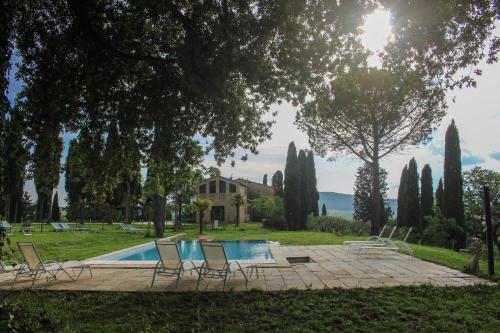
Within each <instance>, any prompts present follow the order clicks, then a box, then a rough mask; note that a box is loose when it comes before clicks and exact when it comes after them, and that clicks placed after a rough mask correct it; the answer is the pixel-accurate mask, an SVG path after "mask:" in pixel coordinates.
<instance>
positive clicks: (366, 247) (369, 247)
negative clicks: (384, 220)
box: [355, 227, 413, 257]
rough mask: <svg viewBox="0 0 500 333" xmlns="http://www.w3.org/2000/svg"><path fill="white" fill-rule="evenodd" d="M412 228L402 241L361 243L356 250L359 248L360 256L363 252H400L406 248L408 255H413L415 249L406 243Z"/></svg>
mask: <svg viewBox="0 0 500 333" xmlns="http://www.w3.org/2000/svg"><path fill="white" fill-rule="evenodd" d="M412 230H413V228H412V227H410V228H409V229H408V231H407V233H406V236H405V237H404V239H403V240H401V241H388V242H385V243H380V244H359V245H357V246H355V248H356V250H358V256H360V255H361V254H362V253H366V252H370V251H392V252H400V251H401V250H404V251H405V252H406V253H408V255H410V256H412V257H413V250H412V249H411V247H410V246H409V245H408V243H406V241H407V240H408V237H409V236H410V233H411V231H412Z"/></svg>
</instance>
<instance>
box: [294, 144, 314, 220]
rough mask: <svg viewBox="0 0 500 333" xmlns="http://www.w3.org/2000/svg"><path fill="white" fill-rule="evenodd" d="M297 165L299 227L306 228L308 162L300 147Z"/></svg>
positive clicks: (308, 204) (309, 206)
mask: <svg viewBox="0 0 500 333" xmlns="http://www.w3.org/2000/svg"><path fill="white" fill-rule="evenodd" d="M297 161H298V165H299V192H298V196H299V225H298V228H299V229H305V228H306V221H307V215H309V212H310V211H311V196H310V195H311V192H310V185H309V163H308V161H307V155H306V152H305V151H304V150H303V149H301V150H300V151H299V156H298V158H297Z"/></svg>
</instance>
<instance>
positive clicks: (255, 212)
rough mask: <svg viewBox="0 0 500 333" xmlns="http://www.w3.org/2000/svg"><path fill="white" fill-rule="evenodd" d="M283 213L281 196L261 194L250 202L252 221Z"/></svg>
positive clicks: (282, 214)
mask: <svg viewBox="0 0 500 333" xmlns="http://www.w3.org/2000/svg"><path fill="white" fill-rule="evenodd" d="M284 215H285V212H284V208H283V198H280V197H276V198H273V197H268V196H265V195H261V196H259V197H257V198H256V199H254V200H253V202H252V219H253V220H254V221H259V220H262V219H269V218H273V217H277V216H284Z"/></svg>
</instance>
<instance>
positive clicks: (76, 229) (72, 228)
mask: <svg viewBox="0 0 500 333" xmlns="http://www.w3.org/2000/svg"><path fill="white" fill-rule="evenodd" d="M59 224H60V225H61V228H63V230H64V231H73V232H81V231H90V229H89V228H78V227H77V228H75V227H71V226H70V225H69V224H67V223H59Z"/></svg>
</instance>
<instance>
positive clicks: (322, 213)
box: [321, 204, 328, 216]
mask: <svg viewBox="0 0 500 333" xmlns="http://www.w3.org/2000/svg"><path fill="white" fill-rule="evenodd" d="M326 215H328V214H327V212H326V206H325V204H323V206H322V207H321V216H326Z"/></svg>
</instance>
